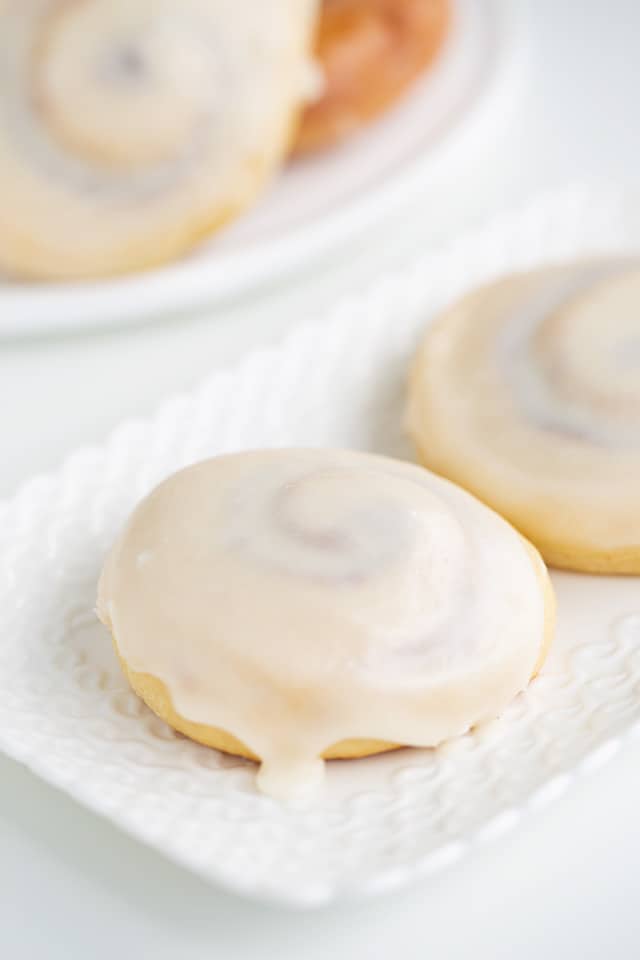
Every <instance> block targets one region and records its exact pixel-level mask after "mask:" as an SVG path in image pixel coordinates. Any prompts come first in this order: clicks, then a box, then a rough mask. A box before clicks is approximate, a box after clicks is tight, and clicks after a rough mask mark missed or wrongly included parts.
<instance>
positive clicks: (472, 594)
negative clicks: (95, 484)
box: [98, 450, 553, 798]
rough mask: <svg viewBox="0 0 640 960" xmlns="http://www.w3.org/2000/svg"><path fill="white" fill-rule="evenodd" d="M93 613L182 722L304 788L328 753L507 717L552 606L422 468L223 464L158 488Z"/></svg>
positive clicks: (245, 456) (437, 736)
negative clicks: (507, 706)
mask: <svg viewBox="0 0 640 960" xmlns="http://www.w3.org/2000/svg"><path fill="white" fill-rule="evenodd" d="M98 611H99V615H100V617H101V619H102V620H103V621H104V622H105V623H106V624H107V625H108V626H109V628H110V629H111V632H112V635H113V638H114V642H115V645H116V649H117V652H118V654H119V657H120V659H121V662H122V664H123V667H124V670H125V673H126V674H127V676H128V677H129V680H130V682H131V684H132V686H133V688H134V690H136V691H137V693H138V694H139V695H140V696H141V697H142V698H143V699H144V700H146V702H147V703H148V704H149V706H150V707H151V708H152V709H153V710H155V711H156V712H157V713H158V714H159V715H160V716H162V717H163V718H164V719H165V720H167V721H168V722H169V723H170V724H172V725H173V726H174V727H175V728H177V729H178V730H180V731H181V732H183V733H185V734H187V735H188V736H190V737H192V738H193V739H195V740H198V741H200V742H202V743H205V744H207V745H209V746H214V747H219V748H221V749H224V750H227V751H230V752H232V753H238V754H241V755H244V756H248V757H251V758H257V759H260V760H261V761H262V766H261V769H260V772H259V777H258V784H259V787H260V788H261V789H262V790H263V791H265V792H267V793H269V794H271V795H273V796H276V797H284V798H289V797H291V796H295V795H298V794H300V793H304V792H306V791H308V790H309V789H310V788H311V787H313V786H314V785H315V784H317V783H318V781H319V780H320V779H321V778H322V774H323V769H324V764H323V762H322V760H321V759H320V758H321V757H322V756H324V757H354V756H361V755H364V754H368V753H374V752H377V751H380V750H384V749H389V748H390V747H392V746H394V745H398V744H404V745H416V746H427V745H435V744H439V743H440V742H441V741H443V740H445V739H447V738H449V737H454V736H457V735H458V734H462V733H464V732H465V731H467V730H468V729H469V728H470V727H471V726H472V725H473V724H476V723H478V722H479V721H481V720H484V719H486V718H490V717H495V716H496V715H497V714H499V713H500V712H501V711H502V710H503V709H504V707H505V706H506V705H507V704H508V703H509V701H510V700H511V699H512V698H513V697H514V696H515V695H516V694H517V693H518V691H520V690H522V689H523V688H524V687H525V686H526V685H527V683H528V681H529V680H530V678H531V676H532V674H533V673H534V671H535V670H536V669H537V667H538V666H539V665H540V663H541V662H542V659H543V657H544V655H545V652H546V649H547V645H548V642H549V638H550V630H551V626H552V622H553V602H552V597H551V593H550V587H549V583H548V578H547V575H546V571H545V568H544V565H543V563H542V561H541V560H540V558H539V556H538V554H537V553H536V552H535V551H534V550H533V548H532V547H531V546H530V545H529V544H527V543H526V541H525V540H524V539H523V538H522V537H521V536H520V535H519V534H517V533H516V532H515V531H514V530H513V528H512V527H510V526H509V525H508V524H507V523H506V522H505V521H504V520H502V519H501V518H500V517H498V516H497V515H496V514H494V513H493V512H492V511H490V510H488V509H487V508H486V507H484V506H483V505H482V504H480V503H479V502H478V501H476V500H475V499H474V498H473V497H471V496H470V495H469V494H467V493H465V492H464V491H462V490H460V489H459V488H457V487H455V486H454V485H453V484H450V483H448V482H447V481H445V480H443V479H441V478H439V477H436V476H434V475H433V474H430V473H428V472H427V471H426V470H423V469H422V468H420V467H417V466H415V465H411V464H407V463H401V462H397V461H393V460H389V459H386V458H383V457H376V456H371V455H367V454H360V453H349V452H344V451H322V450H274V451H268V452H251V453H242V454H235V455H228V456H223V457H219V458H216V459H213V460H209V461H206V462H203V463H200V464H197V465H195V466H192V467H190V468H188V469H186V470H184V471H182V472H180V473H178V474H175V475H174V476H173V477H171V478H169V479H168V480H166V481H165V482H164V483H163V484H161V485H160V486H159V487H158V488H157V489H156V490H155V491H154V492H152V493H151V495H150V496H149V497H147V499H146V500H144V501H143V502H142V503H141V504H140V505H139V506H138V507H137V509H136V510H135V511H134V513H133V515H132V517H131V518H130V520H129V521H128V523H127V525H126V527H125V529H124V531H123V533H122V534H121V536H120V538H119V539H118V541H117V543H116V545H115V546H114V548H113V550H112V551H111V554H110V556H109V558H108V560H107V563H106V565H105V569H104V572H103V575H102V578H101V582H100V586H99V597H98Z"/></svg>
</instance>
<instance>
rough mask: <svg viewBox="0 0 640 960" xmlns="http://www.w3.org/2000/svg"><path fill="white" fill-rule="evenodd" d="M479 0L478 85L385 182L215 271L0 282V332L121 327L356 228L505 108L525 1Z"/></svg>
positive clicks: (192, 263) (251, 276)
mask: <svg viewBox="0 0 640 960" xmlns="http://www.w3.org/2000/svg"><path fill="white" fill-rule="evenodd" d="M485 3H486V5H487V8H488V10H489V11H490V17H491V20H492V23H493V28H494V36H493V42H494V45H495V51H496V58H495V61H494V63H493V64H492V67H491V69H490V71H489V73H488V75H487V76H486V78H485V81H484V84H483V87H481V88H480V89H478V90H477V91H476V92H475V96H474V99H473V100H472V101H471V102H470V103H469V104H468V105H467V107H466V108H465V110H463V111H462V112H461V114H460V116H457V117H455V118H454V119H453V120H452V122H451V123H450V124H449V125H448V126H447V128H446V130H444V131H443V134H442V136H441V137H440V138H439V139H438V140H437V141H436V142H434V143H431V144H430V145H429V147H428V149H427V150H425V152H424V153H423V154H420V155H417V156H416V157H415V158H414V159H413V160H412V161H411V162H409V163H407V165H406V166H405V168H404V169H403V174H402V177H396V178H395V179H394V180H387V181H386V182H385V184H384V187H383V188H378V189H376V190H373V191H371V192H369V193H368V194H362V195H360V196H358V197H357V198H354V199H352V200H351V201H350V202H349V203H346V204H344V205H343V206H342V208H341V209H334V210H332V211H331V212H330V213H329V214H327V215H325V216H323V217H318V218H317V219H316V220H315V221H313V222H311V223H309V224H306V225H304V226H302V227H298V228H295V229H292V230H291V231H290V232H289V234H288V235H286V236H284V237H282V238H276V239H275V240H274V241H272V242H269V243H266V242H262V243H259V244H256V245H254V248H253V249H252V248H251V247H250V248H249V249H248V250H246V251H241V252H234V251H232V252H230V253H226V254H224V253H223V254H222V255H220V256H219V260H218V262H217V263H216V265H215V266H216V269H215V271H214V270H212V269H211V264H210V263H209V262H208V261H206V260H203V261H198V260H188V259H187V260H185V261H179V262H177V263H175V264H171V265H168V266H165V267H163V268H160V269H158V270H152V271H148V272H145V273H142V274H138V275H133V276H131V277H124V278H121V279H118V280H112V281H104V282H87V283H84V284H59V285H51V284H47V285H45V286H43V287H40V286H38V285H31V286H27V287H21V286H20V285H17V286H16V287H15V288H14V287H12V286H11V285H4V286H3V285H2V284H0V337H2V338H5V339H20V338H24V337H30V336H45V335H50V334H54V333H67V334H70V333H77V332H79V331H81V330H91V329H100V328H104V327H108V326H112V327H121V326H124V325H127V324H129V323H131V322H141V321H144V320H148V319H150V318H151V317H152V316H153V315H154V314H155V315H161V314H170V313H179V312H183V311H186V310H195V309H198V308H205V307H207V306H211V305H212V304H213V303H215V302H217V301H224V300H225V299H229V298H231V297H233V296H234V295H235V294H239V293H243V292H246V291H247V290H249V289H251V288H255V287H256V286H259V285H260V284H261V283H264V282H265V281H267V280H269V281H272V280H273V279H274V278H275V277H277V276H279V275H282V274H284V273H288V272H290V271H291V270H293V269H294V268H297V267H300V266H301V265H302V263H303V262H305V261H310V260H312V259H313V258H314V257H317V256H321V255H322V254H323V253H324V252H325V251H328V250H330V249H331V248H332V247H334V246H336V245H338V244H340V243H343V242H345V241H347V240H348V239H349V238H350V237H353V236H354V235H356V234H359V233H362V232H363V231H364V230H365V229H366V228H367V227H369V226H371V225H372V224H373V223H375V222H376V221H378V220H380V219H382V218H383V217H384V216H385V215H386V214H388V213H389V211H390V210H392V209H393V208H394V207H396V206H397V205H399V204H400V203H401V202H403V201H405V200H407V199H408V198H409V197H410V196H411V195H412V194H413V193H414V192H415V191H416V190H417V189H418V188H419V187H420V184H421V182H424V177H425V173H426V172H427V171H428V169H429V167H430V165H431V164H432V163H433V162H434V160H435V159H437V158H438V156H439V155H440V153H441V152H442V151H444V150H446V149H451V148H452V147H454V146H455V144H456V140H457V138H462V137H463V136H467V135H472V134H473V132H474V131H476V130H477V129H478V127H479V126H480V125H481V124H482V123H483V122H484V121H485V119H486V118H487V114H489V113H490V112H494V111H495V113H496V114H499V113H500V112H503V111H504V109H505V102H506V101H508V100H509V99H510V98H511V96H512V93H513V90H514V88H515V87H516V85H517V84H516V80H517V75H518V73H519V71H520V70H521V68H522V61H523V59H524V52H525V51H526V44H527V37H528V17H527V3H526V2H523V3H521V4H517V5H516V4H512V3H510V0H485Z"/></svg>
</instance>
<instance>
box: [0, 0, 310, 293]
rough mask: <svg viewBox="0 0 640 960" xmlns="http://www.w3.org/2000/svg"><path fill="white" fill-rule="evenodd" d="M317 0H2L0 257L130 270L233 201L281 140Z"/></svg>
mask: <svg viewBox="0 0 640 960" xmlns="http://www.w3.org/2000/svg"><path fill="white" fill-rule="evenodd" d="M316 6H317V4H316V0H277V2H275V3H270V4H268V5H267V4H261V3H257V2H255V0H239V2H238V0H234V2H232V0H206V2H205V0H185V2H183V3H180V4H175V3H170V2H168V0H29V2H27V3H19V2H17V0H0V16H1V17H2V31H1V32H0V87H1V89H2V101H1V102H0V189H1V191H2V197H3V202H2V211H1V212H0V267H3V268H4V269H5V270H7V271H9V272H10V273H13V274H17V275H28V276H36V277H40V276H42V277H66V276H93V275H98V274H104V273H113V272H118V271H126V270H132V269H135V268H137V267H141V266H145V265H148V264H150V263H153V262H156V261H159V260H162V259H165V258H167V257H169V256H172V255H174V254H176V253H179V252H182V251H183V250H184V249H185V248H186V247H187V246H189V245H190V244H191V243H193V242H194V241H195V240H196V239H198V238H199V237H201V236H202V235H203V234H206V233H208V232H210V231H211V230H212V229H214V227H215V226H216V225H217V224H219V223H221V222H224V221H225V220H227V219H228V218H229V217H230V216H232V215H233V214H234V213H235V212H237V211H238V210H240V209H241V208H243V207H244V206H245V205H246V204H247V203H248V202H249V201H250V200H251V199H253V197H254V196H255V194H256V192H257V191H258V190H259V189H260V187H261V186H262V184H263V183H264V182H265V180H266V178H267V177H268V175H269V174H270V173H271V172H272V170H273V169H274V166H275V164H276V163H277V162H278V160H279V159H280V158H281V156H282V155H283V152H284V151H285V150H286V147H287V140H288V135H289V129H290V125H291V123H292V118H293V116H294V113H295V111H296V110H297V108H298V106H299V104H300V102H301V99H302V97H303V93H304V73H305V69H306V64H307V56H308V45H309V42H310V34H311V29H312V26H313V22H314V18H315V12H316Z"/></svg>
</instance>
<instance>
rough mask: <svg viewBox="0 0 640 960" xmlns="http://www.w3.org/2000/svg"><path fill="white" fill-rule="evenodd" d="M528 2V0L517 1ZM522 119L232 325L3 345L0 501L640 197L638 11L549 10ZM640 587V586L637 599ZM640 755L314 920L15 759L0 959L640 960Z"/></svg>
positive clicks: (224, 314) (184, 323)
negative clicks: (489, 245) (209, 380)
mask: <svg viewBox="0 0 640 960" xmlns="http://www.w3.org/2000/svg"><path fill="white" fill-rule="evenodd" d="M514 2H518V0H514ZM532 8H533V14H532V18H531V19H532V23H531V38H530V40H531V42H530V59H531V63H530V67H529V73H528V76H526V78H525V79H524V81H523V89H522V90H520V91H514V94H515V95H514V108H513V109H512V111H511V113H510V115H508V116H505V117H504V118H503V121H502V123H501V124H498V125H494V126H491V127H490V128H487V130H486V135H485V136H480V137H478V136H476V137H475V139H474V140H473V142H468V143H465V144H462V145H461V143H457V146H456V149H455V150H454V149H451V150H449V151H445V152H444V153H442V154H441V155H440V157H439V159H438V161H437V165H436V166H435V167H434V170H433V176H432V179H431V181H430V182H428V183H425V185H424V190H423V193H422V195H421V196H419V197H418V198H416V199H415V200H414V201H413V202H412V203H411V204H410V205H409V206H408V207H407V208H406V209H404V210H400V211H398V212H397V214H396V215H394V217H393V218H392V219H391V220H389V222H387V223H385V224H380V227H379V229H378V230H377V231H372V232H371V234H370V235H369V236H368V237H367V238H366V240H365V239H363V240H362V241H361V242H359V243H358V244H357V245H354V246H353V247H351V248H349V249H347V250H342V251H334V252H333V255H332V257H330V258H328V259H327V260H326V261H325V262H322V263H319V264H316V265H315V266H314V268H313V270H310V271H308V272H307V273H306V274H304V275H299V276H297V277H296V278H295V280H294V281H291V282H289V283H288V284H287V285H286V288H285V287H280V288H278V289H267V290H263V291H262V292H261V295H260V296H255V295H254V296H253V297H252V298H251V300H248V301H247V302H245V303H240V304H235V305H234V306H233V307H227V308H224V309H223V308H219V309H218V310H217V315H216V316H215V317H212V316H210V315H209V316H201V317H192V318H181V319H179V320H176V321H171V322H163V323H162V324H159V325H156V326H154V327H146V328H139V329H136V330H132V331H129V332H122V333H117V334H113V333H112V334H110V335H93V336H91V337H84V338H77V339H65V340H57V341H56V340H51V341H42V340H41V341H38V342H30V343H25V344H22V345H21V344H13V345H0V410H2V416H1V417H0V443H1V447H2V450H3V458H2V464H3V469H2V472H1V475H0V495H1V496H3V495H8V494H10V493H11V492H12V491H13V490H14V489H15V488H16V486H17V485H18V484H19V483H20V482H21V481H22V480H23V479H25V478H26V477H27V476H29V475H30V474H32V473H34V472H37V471H40V470H43V469H48V468H49V467H52V466H55V465H56V464H57V463H58V462H59V461H60V459H61V458H62V457H63V456H64V455H65V454H66V453H67V452H69V451H71V450H72V449H73V448H74V447H76V446H77V445H78V444H81V443H86V442H92V441H95V440H99V439H101V438H102V437H103V436H104V435H105V433H106V432H107V430H108V429H109V428H110V426H112V425H113V424H115V423H116V422H117V421H118V420H119V419H121V418H122V417H123V416H127V415H131V414H143V413H145V412H147V411H150V410H152V409H153V408H154V406H155V404H156V402H157V401H158V400H159V399H160V398H162V397H163V396H164V395H166V393H167V392H169V391H173V390H175V389H179V388H181V387H183V386H188V385H190V384H192V383H193V382H194V381H196V380H197V379H198V377H199V376H201V375H202V374H203V373H205V372H206V371H208V370H210V369H211V368H212V367H214V366H216V365H219V364H224V363H227V362H228V361H229V359H231V358H233V357H235V356H238V355H239V354H241V353H242V352H244V351H246V350H247V349H249V348H250V347H251V346H252V345H255V344H258V343H262V342H265V341H267V340H270V339H273V338H275V337H278V336H280V335H281V334H282V332H283V331H284V330H286V329H287V328H290V327H291V326H292V325H294V324H295V323H296V321H297V320H298V319H299V318H300V317H302V316H310V315H313V314H315V313H317V312H318V311H320V310H322V308H323V306H324V305H326V304H329V303H331V302H332V301H333V300H334V299H335V298H336V297H337V296H338V295H342V294H343V293H348V292H349V290H351V289H356V288H359V287H361V286H362V285H363V284H366V282H367V281H368V279H370V278H371V277H373V276H375V275H376V274H378V273H379V272H380V269H381V266H382V265H383V264H386V263H387V262H388V261H390V260H391V261H394V260H398V259H401V258H402V257H403V256H405V255H406V254H407V252H409V251H411V250H412V249H415V247H416V245H418V244H425V243H429V242H431V241H433V240H434V239H439V238H443V237H447V236H451V235H453V234H455V233H457V232H458V231H459V230H460V229H461V228H463V227H464V225H465V224H466V223H468V222H469V221H471V220H475V219H477V218H478V217H479V216H483V215H485V214H488V213H492V212H493V211H495V210H497V209H498V208H501V207H504V206H506V205H510V204H512V203H513V202H516V201H518V200H520V199H524V198H525V197H526V196H528V195H529V194H531V193H532V192H534V191H537V190H539V189H544V188H545V187H547V186H555V185H560V184H562V183H563V182H566V181H569V180H574V179H576V178H585V177H590V178H591V177H593V178H598V179H602V180H606V181H611V180H618V181H620V180H621V181H633V180H634V178H635V177H637V170H636V167H637V162H638V157H639V156H640V125H639V124H638V122H637V117H636V114H637V104H636V98H637V91H638V89H640V59H639V58H638V55H637V37H638V35H639V33H640V6H639V5H637V4H635V3H634V2H633V0H617V2H615V3H611V4H602V3H601V2H598V0H581V2H578V0H563V2H562V3H557V2H553V0H537V2H536V3H535V4H532ZM639 591H640V588H639ZM638 809H640V743H637V744H632V745H630V746H628V747H627V749H626V750H624V751H623V752H622V753H621V754H619V755H618V756H617V757H616V758H615V759H614V760H613V761H611V762H610V763H609V765H607V766H606V767H605V768H603V769H601V770H599V771H596V772H594V773H593V774H591V775H590V777H589V778H588V779H584V780H583V781H582V782H581V785H580V786H579V787H578V788H576V789H574V790H573V791H572V792H570V793H569V794H568V795H566V796H565V797H564V798H563V799H561V800H559V801H558V802H557V803H556V804H555V805H554V806H551V807H548V808H547V809H546V810H545V811H544V812H541V813H539V814H537V815H536V816H535V817H534V818H533V819H531V820H529V821H528V822H527V826H526V827H525V828H523V829H522V830H521V831H520V832H516V833H514V834H512V835H511V836H510V838H509V839H507V840H504V841H499V842H497V843H496V844H494V845H493V846H490V847H487V848H485V849H482V850H479V851H476V853H475V854H474V855H473V857H472V858H471V859H470V860H466V861H465V862H464V863H463V864H462V865H460V866H459V867H454V868H451V869H450V870H449V871H448V872H447V873H445V874H444V875H440V876H439V877H438V878H437V880H436V881H435V882H432V883H430V884H429V883H427V884H423V885H422V886H420V887H416V888H413V889H410V890H407V891H404V892H401V893H398V894H395V895H393V896H391V897H387V898H385V899H383V900H378V901H373V902H368V903H363V904H360V905H357V906H349V907H336V908H331V909H327V910H323V911H320V912H315V913H310V914H309V913H306V914H305V913H303V914H296V913H290V912H288V911H285V910H282V909H277V908H272V907H263V906H260V905H256V904H252V903H248V902H244V901H242V900H239V899H235V898H233V897H230V896H226V895H224V894H221V893H219V892H218V891H216V890H214V889H212V888H210V887H208V886H207V885H205V884H204V883H203V882H201V881H199V880H197V879H196V878H194V877H193V876H191V875H190V874H188V873H186V872H185V871H183V870H181V869H179V868H178V867H175V866H173V865H171V864H169V863H168V862H166V861H165V860H164V859H163V858H162V857H160V856H159V855H157V854H155V853H153V852H151V851H149V850H147V849H145V848H144V847H142V846H140V845H139V844H137V843H136V842H134V841H132V840H130V839H128V838H127V837H125V836H124V835H122V834H121V833H120V832H119V831H118V830H116V829H115V828H113V827H112V826H110V825H109V824H108V823H106V822H104V821H102V820H100V819H99V818H98V817H96V816H94V815H93V814H90V813H88V812H86V811H85V810H84V809H82V808H81V807H79V806H78V805H76V804H75V803H74V802H72V801H71V800H68V799H67V798H66V797H65V796H64V795H63V794H61V793H59V792H58V791H56V790H54V789H52V788H50V787H48V786H46V785H44V784H42V783H40V782H39V781H38V780H37V779H36V778H34V777H33V776H31V775H30V774H29V773H28V772H26V771H25V770H24V769H23V768H21V767H19V766H18V765H17V764H15V763H13V762H11V761H9V760H5V759H4V758H0V849H1V850H2V855H3V869H2V881H1V891H2V894H1V896H0V944H1V945H2V947H4V950H3V956H6V957H7V958H11V960H22V958H29V960H31V958H40V957H46V958H65V960H68V958H76V957H91V958H92V960H101V958H103V957H105V958H106V957H110V958H111V957H118V956H124V957H129V956H136V955H137V956H140V957H154V960H164V958H169V957H171V958H174V957H179V958H180V960H192V958H204V957H207V958H211V957H220V958H224V960H247V958H256V957H259V958H261V960H263V958H264V960H269V958H271V957H274V958H275V957H277V958H278V960H293V958H295V960H299V958H302V957H303V958H305V960H316V958H321V957H331V958H332V960H346V958H349V960H360V958H362V960H365V958H366V960H377V958H383V957H384V958H387V957H389V956H394V957H398V958H405V957H406V958H411V960H413V958H416V960H417V958H421V960H422V958H425V957H427V956H433V957H447V958H457V957H465V958H466V957H474V958H475V960H483V958H487V960H499V958H502V957H505V958H506V957H509V958H512V957H515V956H517V957H519V958H534V957H535V958H537V957H541V956H544V957H547V958H549V957H550V958H555V957H571V958H573V957H580V958H581V960H587V958H591V957H594V958H596V957H597V958H600V957H601V956H602V955H603V954H604V952H605V951H607V953H608V954H609V955H611V956H614V957H616V958H618V960H626V958H636V957H637V956H638V955H639V953H640V946H639V944H640V911H638V909H637V904H636V902H637V893H636V891H637V888H638V885H639V884H640V830H639V829H638V825H637V824H638V815H637V811H638Z"/></svg>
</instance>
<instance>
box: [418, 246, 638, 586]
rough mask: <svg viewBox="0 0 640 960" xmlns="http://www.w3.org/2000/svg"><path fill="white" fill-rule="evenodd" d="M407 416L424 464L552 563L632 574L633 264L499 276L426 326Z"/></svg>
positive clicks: (635, 420) (634, 500)
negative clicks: (474, 498) (485, 506)
mask: <svg viewBox="0 0 640 960" xmlns="http://www.w3.org/2000/svg"><path fill="white" fill-rule="evenodd" d="M410 426H411V430H412V432H413V434H414V437H415V439H416V442H417V445H418V447H419V449H420V451H421V455H422V458H423V460H424V462H425V464H427V465H428V466H430V467H431V468H432V469H434V470H437V471H438V472H440V473H442V474H444V475H445V476H447V477H450V478H451V479H453V480H455V481H456V482H458V483H460V484H462V485H464V486H465V487H467V488H468V489H469V490H471V491H472V492H473V493H475V494H476V495H477V496H479V497H480V498H481V499H482V500H484V501H485V502H486V503H488V504H490V505H491V506H492V507H494V508H495V509H496V510H498V511H499V512H500V513H502V514H504V516H506V517H507V518H508V519H509V520H511V522H512V523H514V524H515V525H516V527H518V529H520V530H521V531H522V532H523V533H524V534H525V536H527V537H528V538H529V539H531V540H532V541H533V542H534V543H535V544H536V545H537V546H538V547H539V549H540V550H541V551H542V554H543V556H544V557H545V559H546V560H547V561H548V562H549V563H551V564H554V565H557V566H560V567H567V568H570V569H575V570H587V571H594V572H618V573H640V267H639V266H638V264H637V263H635V262H631V261H622V260H617V261H616V260H603V261H598V262H588V263H573V264H570V265H566V266H559V267H550V268H546V269H539V270H536V271H533V272H531V273H527V274H522V275H517V276H511V277H507V278H506V279H503V280H500V281H498V282H496V283H494V284H491V285H490V286H488V287H485V288H484V289H482V290H479V291H478V292H476V293H474V294H472V295H471V296H469V297H467V298H465V299H464V300H462V301H461V302H460V303H458V304H456V305H455V306H453V307H452V308H451V309H450V310H448V311H447V312H446V314H445V315H444V316H443V317H442V318H441V319H440V320H439V321H438V322H436V323H435V325H434V326H433V327H432V329H430V330H429V331H428V332H427V336H426V338H425V341H424V343H423V346H422V348H421V350H420V351H419V355H418V358H417V361H416V364H415V368H414V374H413V378H412V385H411V399H410Z"/></svg>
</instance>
